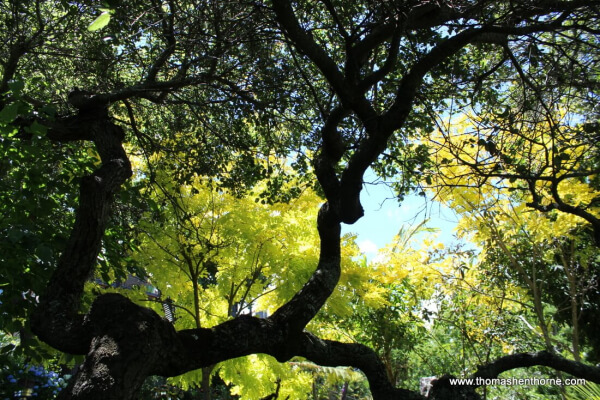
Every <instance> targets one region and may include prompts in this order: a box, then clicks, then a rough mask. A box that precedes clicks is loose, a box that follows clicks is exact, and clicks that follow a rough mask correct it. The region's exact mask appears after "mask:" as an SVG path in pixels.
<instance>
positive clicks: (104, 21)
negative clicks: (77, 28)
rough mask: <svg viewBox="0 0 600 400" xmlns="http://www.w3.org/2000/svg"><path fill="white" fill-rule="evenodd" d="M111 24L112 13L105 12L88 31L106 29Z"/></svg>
mask: <svg viewBox="0 0 600 400" xmlns="http://www.w3.org/2000/svg"><path fill="white" fill-rule="evenodd" d="M109 22H110V11H104V12H102V14H100V15H99V16H98V18H96V19H95V20H94V21H93V22H92V23H91V24H90V26H88V31H90V32H94V31H97V30H100V29H102V28H104V27H105V26H106V25H108V23H109Z"/></svg>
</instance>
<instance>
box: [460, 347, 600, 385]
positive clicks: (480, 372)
mask: <svg viewBox="0 0 600 400" xmlns="http://www.w3.org/2000/svg"><path fill="white" fill-rule="evenodd" d="M533 366H543V367H549V368H553V369H555V370H557V371H562V372H566V373H568V374H570V375H573V376H575V377H577V378H583V379H585V380H587V381H590V382H595V383H600V368H598V367H593V366H591V365H586V364H583V363H581V362H577V361H573V360H569V359H566V358H564V357H561V356H559V355H558V354H554V353H550V352H549V351H540V352H537V353H519V354H511V355H508V356H505V357H502V358H499V359H497V360H496V361H494V362H492V363H490V364H487V365H485V366H480V367H479V368H478V369H477V372H475V374H473V376H472V377H473V378H484V379H488V378H496V377H498V375H500V374H501V373H503V372H506V371H510V370H512V369H516V368H526V367H533Z"/></svg>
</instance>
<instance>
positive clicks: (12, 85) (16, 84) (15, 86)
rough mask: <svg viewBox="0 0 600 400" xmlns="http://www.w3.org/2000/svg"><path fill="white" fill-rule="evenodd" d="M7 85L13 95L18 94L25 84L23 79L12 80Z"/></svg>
mask: <svg viewBox="0 0 600 400" xmlns="http://www.w3.org/2000/svg"><path fill="white" fill-rule="evenodd" d="M8 87H9V89H10V91H11V92H13V94H14V95H16V96H18V95H19V94H20V93H21V91H22V90H23V88H24V87H25V84H24V83H23V81H12V82H9V83H8Z"/></svg>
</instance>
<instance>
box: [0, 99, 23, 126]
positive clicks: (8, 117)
mask: <svg viewBox="0 0 600 400" xmlns="http://www.w3.org/2000/svg"><path fill="white" fill-rule="evenodd" d="M18 111H19V104H18V103H11V104H9V105H7V106H6V107H4V108H3V109H2V111H0V122H3V123H5V124H8V123H11V122H13V121H14V120H15V119H16V118H17V114H18Z"/></svg>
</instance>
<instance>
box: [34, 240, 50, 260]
mask: <svg viewBox="0 0 600 400" xmlns="http://www.w3.org/2000/svg"><path fill="white" fill-rule="evenodd" d="M35 255H36V256H37V257H38V258H39V259H40V260H41V261H42V262H45V263H49V262H51V261H52V256H53V251H52V249H51V248H49V247H48V246H46V245H44V244H42V245H40V246H38V248H37V249H35Z"/></svg>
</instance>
